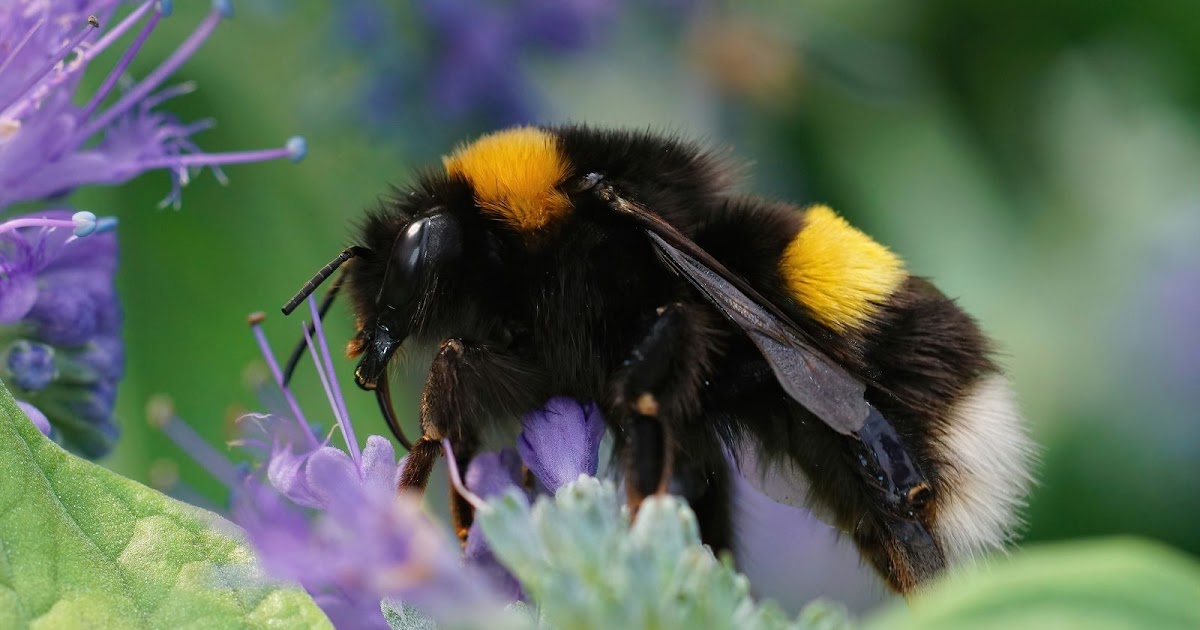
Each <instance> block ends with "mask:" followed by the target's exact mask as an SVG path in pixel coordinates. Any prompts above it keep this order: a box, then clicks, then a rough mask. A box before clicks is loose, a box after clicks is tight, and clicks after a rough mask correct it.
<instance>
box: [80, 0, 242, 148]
mask: <svg viewBox="0 0 1200 630" xmlns="http://www.w3.org/2000/svg"><path fill="white" fill-rule="evenodd" d="M223 4H224V3H222V2H219V1H217V2H213V10H212V12H210V13H209V14H208V16H207V17H205V18H204V20H203V21H202V22H200V25H199V26H197V27H196V30H194V31H192V34H191V35H189V36H188V38H187V39H185V40H184V41H183V43H182V44H180V45H179V48H176V49H175V52H173V53H171V54H170V56H168V57H167V59H166V61H163V62H162V63H161V64H159V66H158V67H157V68H155V69H154V70H152V71H151V72H150V74H148V75H146V77H145V78H144V79H142V80H141V81H140V82H139V83H138V84H137V85H135V86H134V87H133V88H132V89H130V90H129V91H128V92H126V93H125V95H124V96H122V97H121V98H120V99H119V100H118V101H117V102H116V103H114V104H113V105H112V106H111V107H109V108H108V109H106V110H104V112H103V113H101V114H100V115H99V116H97V117H96V118H94V119H93V120H92V121H91V122H90V123H88V124H86V125H84V127H83V129H81V130H79V131H78V132H77V133H76V134H75V135H74V136H73V137H72V139H71V142H70V143H68V144H70V145H72V146H79V145H81V144H83V142H84V141H86V140H87V139H88V138H90V137H92V136H94V135H96V133H97V132H98V131H100V130H101V129H103V128H105V127H107V126H108V125H109V124H110V123H112V121H113V120H115V119H116V118H117V116H120V115H121V114H124V113H125V112H127V111H129V110H130V109H131V108H132V107H133V106H134V105H136V104H137V103H139V102H141V100H142V99H144V98H146V97H147V96H149V95H150V92H152V91H154V89H155V88H157V87H158V86H159V85H160V84H161V83H162V82H163V81H165V80H166V79H167V77H169V76H171V74H172V73H174V72H175V71H176V70H177V69H179V67H180V66H182V65H183V63H184V62H185V61H187V60H188V58H190V57H191V56H192V55H193V54H194V53H195V52H196V50H197V49H199V48H200V46H202V45H203V44H204V42H205V41H207V40H208V38H209V36H211V35H212V33H213V31H214V30H216V28H217V24H218V23H220V22H221V19H222V18H223V17H225V13H226V12H225V11H222V6H221V5H223Z"/></svg>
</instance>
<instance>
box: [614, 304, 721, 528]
mask: <svg viewBox="0 0 1200 630" xmlns="http://www.w3.org/2000/svg"><path fill="white" fill-rule="evenodd" d="M706 322H707V316H706V314H705V313H704V312H703V311H701V310H699V309H697V308H695V307H694V306H691V305H687V304H682V303H674V304H670V305H667V306H663V307H661V308H659V309H658V317H657V319H656V320H655V321H654V322H653V323H652V324H651V326H650V329H649V330H648V331H647V333H646V334H645V336H644V337H643V338H642V339H641V341H639V342H638V344H637V345H636V346H634V348H633V350H632V351H631V352H630V355H629V358H628V359H627V360H626V361H625V363H624V364H623V365H622V367H621V369H620V370H618V372H617V373H616V375H615V376H614V377H613V379H612V381H611V383H610V392H611V404H610V410H611V411H610V414H611V417H612V418H613V419H614V421H615V423H616V424H617V426H619V427H621V429H622V432H623V434H624V439H623V444H622V446H623V450H624V458H625V462H624V466H625V488H626V495H627V501H628V503H629V506H630V508H631V510H632V511H634V512H635V513H636V510H637V508H638V507H639V506H640V505H641V502H642V500H643V499H645V498H646V497H647V496H649V495H652V494H658V493H662V492H666V491H667V489H668V484H669V483H670V482H671V480H672V475H673V472H674V470H675V463H676V462H675V459H676V458H677V457H678V456H680V455H681V454H683V453H686V456H687V457H689V459H690V458H693V457H695V456H696V455H697V453H694V452H691V451H693V450H695V449H683V450H681V448H680V445H681V443H682V442H684V441H687V440H693V439H695V436H696V432H695V431H693V430H692V429H693V427H686V423H687V420H688V419H689V418H694V417H696V416H697V415H698V414H699V402H698V401H699V391H700V387H701V384H702V383H703V379H704V375H705V374H706V373H707V371H708V366H709V359H710V356H711V354H712V352H713V348H712V343H713V341H712V340H713V334H712V329H711V328H709V327H708V326H707V323H706ZM685 427H686V428H687V430H686V431H685V430H684V429H685ZM701 431H703V430H702V429H701ZM685 433H686V434H687V435H686V436H685V435H684V434H685ZM689 463H695V462H689Z"/></svg>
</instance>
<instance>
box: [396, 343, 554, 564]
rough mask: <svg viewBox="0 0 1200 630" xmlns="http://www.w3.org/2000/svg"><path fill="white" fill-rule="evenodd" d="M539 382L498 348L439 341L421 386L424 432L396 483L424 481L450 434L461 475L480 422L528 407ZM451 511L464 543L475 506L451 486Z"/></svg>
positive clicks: (412, 484) (410, 485)
mask: <svg viewBox="0 0 1200 630" xmlns="http://www.w3.org/2000/svg"><path fill="white" fill-rule="evenodd" d="M541 382H542V379H540V378H538V377H537V376H536V375H535V374H534V373H533V372H532V370H530V369H528V368H527V367H525V366H524V364H523V363H522V362H521V361H519V360H518V359H516V358H515V357H513V356H511V355H509V354H507V353H506V352H505V351H504V350H502V349H499V348H496V347H494V346H490V345H488V344H484V343H478V342H473V341H468V340H464V339H447V340H445V341H443V342H442V343H441V346H439V348H438V352H437V356H436V357H435V358H434V360H433V365H432V366H430V368H429V376H428V377H427V379H426V381H425V388H424V390H422V392H421V430H422V432H423V435H422V436H421V438H420V439H418V440H417V442H416V443H415V444H414V445H413V450H412V452H411V454H410V455H409V458H408V462H407V463H406V464H405V470H404V473H403V474H402V475H401V481H400V486H401V489H404V488H421V489H423V488H424V487H425V484H426V483H427V482H428V480H429V475H430V473H431V472H432V471H433V464H434V463H435V462H436V460H437V457H438V456H439V455H440V454H441V452H442V445H441V440H443V439H449V441H450V445H451V448H453V450H454V458H455V460H456V462H457V464H458V471H459V474H460V475H461V476H462V477H463V478H466V473H467V466H469V465H470V463H471V459H472V458H473V457H474V456H475V452H476V450H477V449H478V448H479V435H480V432H481V431H480V429H481V428H482V426H483V425H482V424H481V423H484V422H488V421H489V420H490V419H491V418H499V417H503V416H506V415H511V414H514V413H520V411H521V410H524V409H528V408H531V407H532V405H534V404H536V402H537V401H538V400H539V399H538V396H541V395H542V393H541V391H540V390H539V389H538V384H539V383H541ZM450 516H451V519H452V521H453V524H454V529H455V531H456V532H457V533H458V536H459V539H460V540H461V541H463V542H464V543H465V541H466V535H467V530H469V529H470V527H471V522H472V521H473V520H474V511H473V510H472V509H471V505H470V504H469V503H467V501H466V500H465V499H464V498H462V497H461V496H459V495H458V493H457V492H455V491H454V490H453V489H451V490H450Z"/></svg>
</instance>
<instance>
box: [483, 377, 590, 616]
mask: <svg viewBox="0 0 1200 630" xmlns="http://www.w3.org/2000/svg"><path fill="white" fill-rule="evenodd" d="M521 425H522V430H521V434H520V435H519V436H518V437H517V448H516V450H515V451H514V450H513V449H503V450H500V451H498V452H490V453H482V454H480V455H478V456H476V457H475V458H474V459H472V460H471V463H470V465H469V466H468V467H467V475H466V479H465V480H464V483H465V485H466V487H467V489H468V490H470V491H471V492H473V493H475V494H477V495H479V496H480V497H482V498H484V499H487V498H489V497H493V496H496V495H499V494H502V493H503V492H505V491H506V490H508V489H509V488H512V487H517V488H521V487H522V477H523V474H522V466H524V467H525V468H528V469H529V471H530V472H531V473H533V476H534V479H535V480H536V481H537V484H538V485H537V491H536V492H535V493H536V494H542V493H545V494H554V493H555V492H557V491H558V489H559V488H561V487H562V486H563V485H565V484H567V483H569V482H572V481H575V480H576V479H578V478H579V476H580V475H589V476H595V474H596V471H597V468H598V466H599V461H600V440H601V439H602V438H603V437H604V430H605V425H604V418H603V417H602V416H601V414H600V410H599V408H598V407H597V406H596V404H595V403H586V404H580V403H579V402H578V401H576V400H574V399H571V398H566V397H562V396H559V397H555V398H551V399H550V400H549V401H547V402H546V404H545V405H544V406H543V407H542V408H541V409H538V410H536V411H532V412H530V413H527V414H525V416H524V417H523V418H522V421H521ZM529 498H530V499H531V500H532V498H533V497H532V496H530V497H529ZM466 558H467V561H468V562H469V563H471V564H472V565H473V566H475V567H476V568H478V569H479V570H480V571H481V572H482V573H484V574H486V575H488V576H489V578H490V579H491V580H492V583H493V584H494V585H495V588H496V589H497V591H499V592H501V593H503V594H504V595H505V596H506V597H508V598H509V600H511V601H515V600H520V599H524V593H523V591H522V589H521V585H520V583H518V582H517V580H516V578H515V577H513V576H512V574H511V573H509V571H508V569H506V568H505V567H504V566H503V565H501V564H500V563H499V561H497V560H496V557H495V555H493V554H492V551H491V549H490V548H489V547H488V544H487V540H486V538H485V537H484V534H483V530H482V529H481V528H480V526H479V523H478V522H476V523H472V524H471V529H470V530H468V532H467V545H466Z"/></svg>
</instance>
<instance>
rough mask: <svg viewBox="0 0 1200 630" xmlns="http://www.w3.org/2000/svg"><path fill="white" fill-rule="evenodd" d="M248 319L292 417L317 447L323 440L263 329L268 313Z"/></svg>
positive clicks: (310, 441)
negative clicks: (310, 423)
mask: <svg viewBox="0 0 1200 630" xmlns="http://www.w3.org/2000/svg"><path fill="white" fill-rule="evenodd" d="M248 319H249V322H250V329H251V330H252V331H253V332H254V340H255V341H257V342H258V350H259V352H260V353H261V354H262V357H263V360H264V361H266V362H267V369H269V370H270V371H271V378H273V379H275V384H276V385H277V386H279V389H280V391H282V392H283V399H284V401H286V402H287V406H288V409H290V410H291V412H292V417H293V418H295V419H296V423H297V424H299V425H300V426H301V427H303V428H304V437H305V438H306V439H307V440H308V444H309V446H311V447H313V448H316V447H317V446H319V445H320V444H321V442H320V441H319V440H317V436H316V435H314V434H313V432H312V427H310V426H308V421H307V420H305V419H304V413H303V412H301V411H300V405H299V404H297V403H296V397H295V396H293V395H292V390H291V389H289V388H288V386H287V385H284V383H283V372H281V371H280V370H279V363H278V362H277V361H276V360H275V353H274V352H271V344H269V343H267V335H266V333H264V332H263V329H262V322H263V320H264V319H266V315H265V314H263V313H261V312H258V313H252V314H251V315H250V317H249V318H248Z"/></svg>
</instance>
